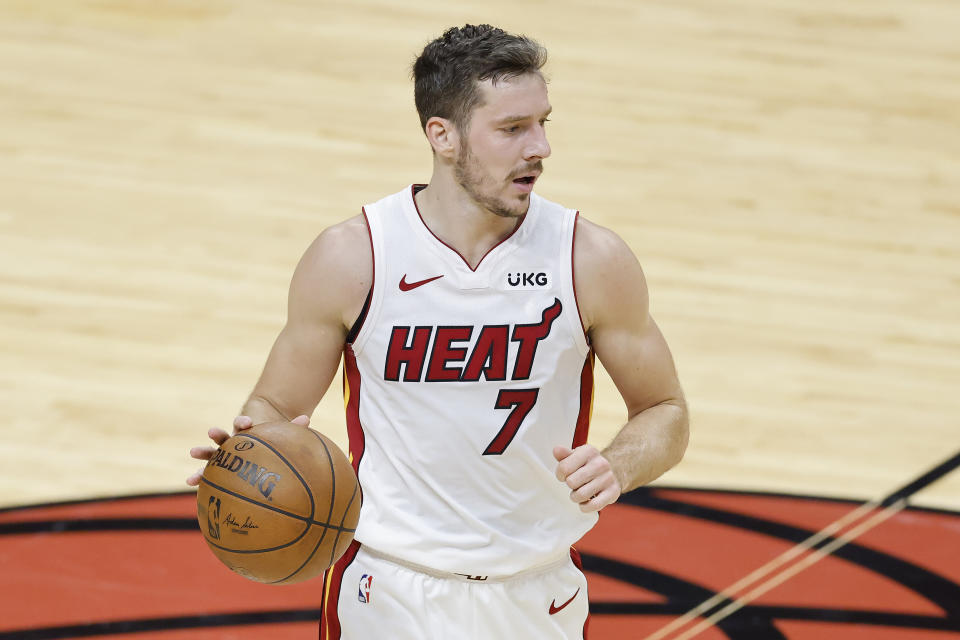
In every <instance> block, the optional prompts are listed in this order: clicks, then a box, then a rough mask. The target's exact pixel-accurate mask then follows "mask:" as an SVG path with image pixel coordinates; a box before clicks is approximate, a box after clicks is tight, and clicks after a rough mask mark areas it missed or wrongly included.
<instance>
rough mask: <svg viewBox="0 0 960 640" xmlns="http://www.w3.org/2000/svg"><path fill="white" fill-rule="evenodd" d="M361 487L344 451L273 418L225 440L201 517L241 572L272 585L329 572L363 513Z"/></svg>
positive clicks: (212, 464)
mask: <svg viewBox="0 0 960 640" xmlns="http://www.w3.org/2000/svg"><path fill="white" fill-rule="evenodd" d="M360 501H361V499H360V485H359V483H358V482H357V476H356V474H355V473H354V471H353V467H352V466H351V464H350V462H349V461H348V460H347V457H346V456H345V455H344V454H343V452H342V451H341V450H340V449H339V448H338V447H337V446H336V445H335V444H334V443H333V442H332V441H330V440H329V439H328V438H327V437H325V436H323V435H322V434H320V433H317V432H316V431H313V430H312V429H308V428H305V427H301V426H298V425H294V424H290V423H289V422H270V423H265V424H260V425H256V426H255V427H252V428H251V429H248V430H246V431H242V432H240V433H238V434H236V435H234V436H233V437H231V438H229V439H227V440H226V441H224V443H223V444H222V445H221V446H220V448H219V449H218V450H217V451H216V453H215V454H214V455H213V457H212V458H210V460H209V462H207V465H206V467H205V468H204V471H203V478H202V479H201V481H200V486H199V488H198V490H197V518H198V520H199V522H200V530H201V531H202V532H203V537H204V539H205V540H206V541H207V544H208V545H209V546H210V549H211V550H212V551H213V553H214V555H216V556H217V557H218V558H219V559H220V560H221V561H222V562H223V563H224V564H225V565H227V566H228V567H229V568H230V569H232V570H233V571H235V572H236V573H238V574H240V575H242V576H244V577H246V578H249V579H250V580H255V581H257V582H264V583H269V584H283V583H294V582H301V581H303V580H308V579H310V578H313V577H316V576H318V575H320V574H321V573H323V572H324V571H326V570H327V569H328V568H329V567H330V566H331V565H333V563H334V562H336V561H337V560H338V559H339V558H340V556H341V555H342V554H343V553H344V551H346V549H347V546H348V545H349V544H350V541H351V540H353V533H354V530H355V529H356V526H357V520H358V519H359V517H360Z"/></svg>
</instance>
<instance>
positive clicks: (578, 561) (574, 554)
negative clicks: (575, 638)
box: [570, 547, 590, 640]
mask: <svg viewBox="0 0 960 640" xmlns="http://www.w3.org/2000/svg"><path fill="white" fill-rule="evenodd" d="M570 559H571V560H573V564H574V566H575V567H576V568H577V569H579V570H580V573H583V559H582V558H581V557H580V552H579V551H577V550H576V549H574V548H573V547H570ZM587 589H588V590H589V589H590V585H587ZM589 601H590V594H589V592H588V593H587V602H589ZM589 626H590V609H589V608H588V609H587V619H586V620H584V621H583V640H587V627H589Z"/></svg>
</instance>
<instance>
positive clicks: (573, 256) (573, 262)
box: [570, 211, 590, 345]
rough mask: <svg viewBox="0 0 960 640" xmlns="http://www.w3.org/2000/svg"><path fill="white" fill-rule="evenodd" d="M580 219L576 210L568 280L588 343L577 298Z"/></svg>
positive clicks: (588, 341) (588, 340) (587, 339)
mask: <svg viewBox="0 0 960 640" xmlns="http://www.w3.org/2000/svg"><path fill="white" fill-rule="evenodd" d="M579 220H580V212H579V211H577V213H576V215H575V216H574V217H573V240H572V241H571V242H570V281H571V282H573V302H574V303H575V304H576V306H577V319H578V320H579V321H580V328H581V329H582V330H583V339H584V340H586V341H587V344H588V345H589V344H590V336H589V335H587V328H586V327H585V326H583V316H582V315H581V314H580V302H579V301H578V300H577V267H576V253H577V222H578V221H579Z"/></svg>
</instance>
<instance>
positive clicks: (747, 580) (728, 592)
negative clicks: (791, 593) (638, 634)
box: [644, 500, 880, 640]
mask: <svg viewBox="0 0 960 640" xmlns="http://www.w3.org/2000/svg"><path fill="white" fill-rule="evenodd" d="M879 504H880V501H879V500H871V501H870V502H866V503H864V504H862V505H860V506H859V507H857V508H856V509H854V510H853V511H851V512H850V513H848V514H846V515H844V516H843V517H842V518H840V519H838V520H836V521H835V522H833V523H831V524H829V525H827V526H826V527H824V528H823V529H821V530H820V531H819V532H817V533H815V534H813V535H812V536H810V537H809V538H807V539H806V540H804V541H803V542H801V543H799V544H797V545H796V546H793V547H791V548H790V549H787V550H786V551H784V552H783V553H781V554H780V555H779V556H777V557H776V558H774V559H773V560H771V561H770V562H768V563H767V564H765V565H763V566H762V567H760V568H758V569H756V570H754V571H753V572H751V573H749V574H748V575H746V576H744V577H743V578H741V579H740V580H738V581H737V582H735V583H733V584H732V585H730V586H729V587H727V588H726V589H724V590H723V591H720V592H718V593H717V594H716V595H714V596H712V597H710V598H709V599H707V600H704V601H703V602H701V603H700V604H698V605H697V606H696V607H694V608H693V609H691V610H690V611H688V612H686V613H685V614H683V615H682V616H680V617H679V618H677V619H676V620H674V621H673V622H671V623H670V624H668V625H666V626H665V627H663V628H662V629H660V630H658V631H656V632H655V633H653V634H651V635H649V636H647V637H646V638H644V640H660V639H661V638H664V637H666V636H667V635H668V634H670V633H671V632H673V631H675V630H677V629H679V628H680V627H683V626H684V625H686V624H687V623H688V622H690V621H691V620H693V619H694V618H696V617H698V616H699V615H700V614H701V613H703V612H705V611H708V610H710V609H712V608H713V607H715V606H717V605H718V604H720V603H721V602H723V601H724V600H729V599H731V598H733V596H734V595H735V594H736V593H738V592H740V591H742V590H743V589H745V588H747V587H748V586H750V585H751V584H753V583H755V582H757V581H758V580H760V579H761V578H763V577H765V576H767V575H768V574H770V573H771V572H773V571H775V570H776V569H778V568H780V567H782V566H783V565H784V564H786V563H788V562H790V561H791V560H793V559H794V558H796V557H797V556H799V555H800V554H802V553H803V552H804V551H807V550H808V549H811V548H812V547H815V546H816V545H818V544H820V543H821V542H822V541H823V540H825V539H826V538H828V537H830V536H832V535H833V534H834V533H836V532H837V531H839V530H840V529H842V528H844V527H846V526H847V525H848V524H850V523H851V522H855V521H856V520H859V519H860V518H861V517H862V516H864V515H866V514H867V513H869V512H871V511H873V510H874V509H875V508H876V507H877V506H878V505H879Z"/></svg>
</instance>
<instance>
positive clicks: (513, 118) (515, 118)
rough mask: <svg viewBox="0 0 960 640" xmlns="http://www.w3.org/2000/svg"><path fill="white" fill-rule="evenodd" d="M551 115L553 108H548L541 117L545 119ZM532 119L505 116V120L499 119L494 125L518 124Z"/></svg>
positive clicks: (526, 116) (521, 116)
mask: <svg viewBox="0 0 960 640" xmlns="http://www.w3.org/2000/svg"><path fill="white" fill-rule="evenodd" d="M551 113H553V107H550V108H549V109H547V110H546V112H544V114H543V116H541V117H543V118H546V117H547V116H549V115H550V114H551ZM532 117H533V116H530V115H514V116H507V117H505V118H500V119H499V120H497V121H496V122H495V123H494V124H498V125H499V124H507V123H510V122H519V121H521V120H529V119H530V118H532Z"/></svg>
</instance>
